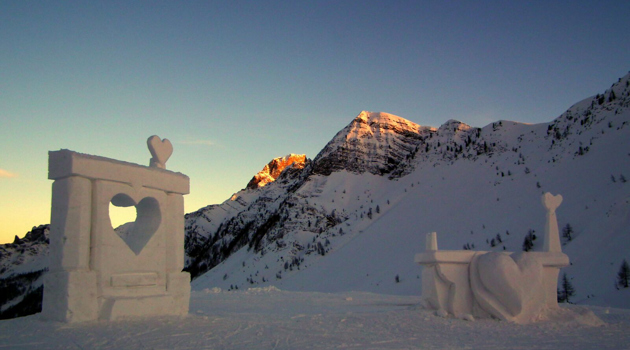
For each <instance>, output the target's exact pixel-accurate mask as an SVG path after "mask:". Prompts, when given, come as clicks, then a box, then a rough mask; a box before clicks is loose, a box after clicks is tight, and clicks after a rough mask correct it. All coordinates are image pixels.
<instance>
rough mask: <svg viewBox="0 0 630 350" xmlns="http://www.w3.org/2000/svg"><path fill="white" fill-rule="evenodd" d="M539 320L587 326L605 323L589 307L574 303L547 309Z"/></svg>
mask: <svg viewBox="0 0 630 350" xmlns="http://www.w3.org/2000/svg"><path fill="white" fill-rule="evenodd" d="M539 321H541V322H548V323H556V324H565V325H580V326H587V327H600V326H603V325H605V324H606V322H604V321H602V319H601V318H599V317H597V315H595V314H594V313H593V311H591V309H589V308H587V307H583V306H575V305H571V306H568V307H560V308H557V309H552V310H547V312H546V314H545V316H544V317H543V318H541V319H540V320H539Z"/></svg>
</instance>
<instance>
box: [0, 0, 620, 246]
mask: <svg viewBox="0 0 630 350" xmlns="http://www.w3.org/2000/svg"><path fill="white" fill-rule="evenodd" d="M628 13H630V3H629V2H627V1H527V2H525V1H511V2H505V1H462V2H460V1H449V2H443V1H435V2H433V1H183V2H182V1H177V2H175V1H173V2H169V1H167V2H162V1H151V2H148V1H133V2H131V1H120V2H116V1H103V2H96V1H94V2H86V1H77V2H66V1H60V2H42V1H3V2H0V43H2V44H1V45H0V121H1V127H0V133H1V134H0V136H1V137H0V151H1V153H0V154H1V156H0V198H2V199H1V201H0V242H6V241H10V240H12V238H13V236H14V235H16V234H17V235H20V236H22V235H23V234H24V233H26V231H28V230H29V229H30V228H31V227H32V226H33V225H38V224H43V223H48V222H49V220H50V188H51V181H50V180H47V164H48V154H47V152H48V151H49V150H57V149H61V148H67V149H71V150H74V151H78V152H82V153H89V154H96V155H101V156H105V157H110V158H115V159H120V160H125V161H129V162H134V163H140V164H148V161H149V158H150V155H149V152H148V151H147V149H146V139H147V137H149V136H150V135H153V134H157V135H159V136H161V137H163V138H168V139H170V140H171V141H172V143H173V145H174V148H175V151H174V153H173V156H172V157H171V159H170V160H169V162H168V163H167V167H168V168H169V169H171V170H174V171H179V172H182V173H185V174H187V175H188V176H190V178H191V194H190V195H188V196H186V211H187V212H190V211H193V210H196V209H198V208H200V207H202V206H205V205H207V204H213V203H219V202H222V201H223V200H225V199H227V198H228V197H229V196H230V195H231V194H232V193H234V192H236V191H238V190H240V189H241V188H243V187H244V186H245V185H246V183H247V181H249V179H250V178H251V177H252V176H253V175H254V174H255V173H256V172H257V171H259V170H260V169H261V168H262V167H263V166H264V164H266V163H267V162H268V161H269V160H270V159H272V158H274V157H278V156H283V155H285V154H288V153H305V154H306V155H307V156H308V157H309V158H313V157H315V155H316V154H317V152H318V151H319V150H320V149H321V148H323V146H324V145H325V144H326V143H327V142H328V141H329V140H330V139H331V138H332V137H333V136H334V134H335V133H336V132H337V131H339V130H340V129H341V128H343V127H344V126H345V125H347V124H348V123H349V122H350V121H351V120H352V119H353V118H354V117H355V116H356V115H357V114H358V113H359V112H361V111H362V110H370V111H383V112H389V113H393V114H396V115H399V116H401V117H404V118H406V119H409V120H411V121H413V122H416V123H418V124H421V125H430V126H439V125H441V124H442V123H444V122H445V121H446V120H448V119H458V120H461V121H463V122H465V123H467V124H470V125H473V126H484V125H486V124H488V123H490V122H492V121H496V120H499V119H508V120H516V121H521V122H527V123H540V122H548V121H551V120H552V119H553V118H555V117H557V116H558V115H559V114H561V113H562V112H563V111H564V110H566V109H567V108H568V107H570V106H571V105H572V104H573V103H575V102H578V101H579V100H581V99H583V98H586V97H588V96H591V95H594V94H596V93H599V92H601V91H603V90H605V89H606V88H608V87H609V86H610V85H611V84H612V83H613V82H615V81H616V80H617V79H618V78H619V77H621V76H623V75H625V74H626V73H627V72H628V70H630V45H629V43H630V40H629V39H630V34H629V33H630V20H629V19H628V17H627V14H628Z"/></svg>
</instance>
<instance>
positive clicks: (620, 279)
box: [617, 259, 630, 288]
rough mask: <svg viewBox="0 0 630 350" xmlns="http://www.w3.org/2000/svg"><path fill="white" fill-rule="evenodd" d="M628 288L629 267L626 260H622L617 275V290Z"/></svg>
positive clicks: (629, 281) (629, 282)
mask: <svg viewBox="0 0 630 350" xmlns="http://www.w3.org/2000/svg"><path fill="white" fill-rule="evenodd" d="M629 286H630V266H629V265H628V262H627V261H626V259H623V262H622V263H621V267H620V268H619V272H618V273H617V288H628V287H629Z"/></svg>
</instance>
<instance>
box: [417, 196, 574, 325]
mask: <svg viewBox="0 0 630 350" xmlns="http://www.w3.org/2000/svg"><path fill="white" fill-rule="evenodd" d="M542 202H543V205H544V207H545V209H546V210H547V223H546V225H545V243H544V251H542V252H518V253H512V252H485V251H471V250H451V251H448V250H438V248H437V235H436V233H435V232H433V233H429V234H428V235H427V239H426V248H425V252H424V253H419V254H416V257H415V261H416V263H418V264H420V265H423V269H422V297H423V300H424V302H425V304H426V306H427V307H429V308H432V309H435V310H439V311H440V312H441V313H444V312H446V313H450V314H452V315H454V316H455V317H459V318H468V317H469V316H470V315H472V316H475V317H489V316H493V317H496V318H499V319H503V320H507V321H511V322H515V323H530V322H534V321H536V320H537V319H539V318H540V317H541V316H543V313H544V312H545V311H548V310H550V309H554V308H558V301H557V283H558V274H559V272H560V268H562V267H565V266H568V265H569V257H568V256H567V255H566V254H564V253H562V251H561V248H560V237H559V234H558V223H557V220H556V215H555V209H556V208H557V207H558V206H559V205H560V203H561V202H562V197H561V196H560V195H558V196H552V195H551V194H550V193H546V194H545V195H544V196H543V198H542Z"/></svg>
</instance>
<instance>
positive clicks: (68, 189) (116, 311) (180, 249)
mask: <svg viewBox="0 0 630 350" xmlns="http://www.w3.org/2000/svg"><path fill="white" fill-rule="evenodd" d="M147 144H148V146H149V150H150V151H151V155H152V158H151V162H150V166H148V167H146V166H141V165H137V164H131V163H126V162H122V161H117V160H113V159H108V158H104V157H98V156H92V155H86V154H81V153H76V152H73V151H70V150H60V151H53V152H49V173H48V178H49V179H51V180H54V183H53V189H52V211H51V230H50V271H49V273H48V274H47V275H46V279H45V287H44V301H43V310H42V312H43V317H44V318H46V319H50V320H57V321H64V322H80V321H87V320H96V319H101V320H115V319H117V318H120V317H128V316H153V315H185V314H187V313H188V304H189V300H190V275H189V274H188V273H187V272H182V269H183V265H184V199H183V195H185V194H188V193H189V187H190V180H189V178H188V177H187V176H186V175H184V174H180V173H175V172H172V171H168V170H166V169H165V163H166V160H168V158H169V157H170V155H171V153H172V151H173V148H172V145H171V143H170V142H169V141H168V140H163V141H162V140H160V138H159V137H157V136H152V137H150V138H149V139H148V140H147ZM110 203H111V204H113V205H115V206H120V207H135V208H136V213H137V217H136V220H135V222H133V223H131V224H126V225H125V227H124V229H122V230H121V231H120V232H116V231H114V228H113V227H112V224H111V220H110V217H109V206H110Z"/></svg>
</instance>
